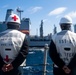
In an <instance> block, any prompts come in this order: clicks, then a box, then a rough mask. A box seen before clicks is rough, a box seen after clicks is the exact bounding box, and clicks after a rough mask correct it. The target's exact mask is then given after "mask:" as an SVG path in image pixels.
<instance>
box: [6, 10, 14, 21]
mask: <svg viewBox="0 0 76 75" xmlns="http://www.w3.org/2000/svg"><path fill="white" fill-rule="evenodd" d="M12 13H13V9H8V10H7V13H6V17H5V22H6V21H7V19H8V17H9V15H11V14H12Z"/></svg>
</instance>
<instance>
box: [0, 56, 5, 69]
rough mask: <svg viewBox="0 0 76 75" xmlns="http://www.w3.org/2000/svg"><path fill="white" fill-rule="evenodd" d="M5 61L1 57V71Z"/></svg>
mask: <svg viewBox="0 0 76 75" xmlns="http://www.w3.org/2000/svg"><path fill="white" fill-rule="evenodd" d="M4 64H5V63H4V61H3V58H2V57H1V55H0V69H2V67H3V65H4Z"/></svg>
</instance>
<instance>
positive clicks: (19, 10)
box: [17, 7, 23, 21]
mask: <svg viewBox="0 0 76 75" xmlns="http://www.w3.org/2000/svg"><path fill="white" fill-rule="evenodd" d="M17 12H18V13H19V15H20V21H21V13H22V12H23V10H21V9H20V7H18V8H17Z"/></svg>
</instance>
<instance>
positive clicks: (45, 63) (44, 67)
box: [43, 44, 48, 75]
mask: <svg viewBox="0 0 76 75" xmlns="http://www.w3.org/2000/svg"><path fill="white" fill-rule="evenodd" d="M47 51H48V44H45V46H44V60H43V61H44V63H43V64H44V66H43V75H46V66H47Z"/></svg>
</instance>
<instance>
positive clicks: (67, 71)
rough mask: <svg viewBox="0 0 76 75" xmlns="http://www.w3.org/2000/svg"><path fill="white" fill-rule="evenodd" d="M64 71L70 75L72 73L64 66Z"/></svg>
mask: <svg viewBox="0 0 76 75" xmlns="http://www.w3.org/2000/svg"><path fill="white" fill-rule="evenodd" d="M62 69H63V70H64V72H65V73H66V74H69V73H70V72H71V70H70V69H69V68H68V67H67V66H64V67H63V68H62Z"/></svg>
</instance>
